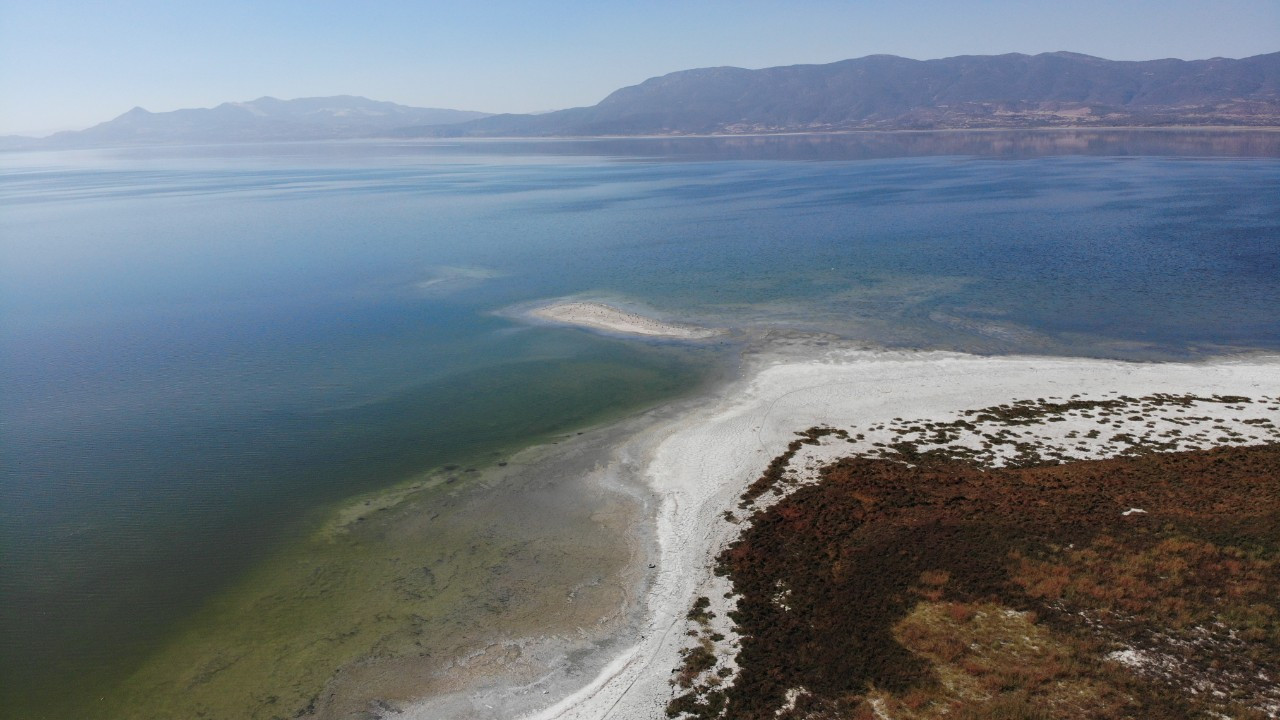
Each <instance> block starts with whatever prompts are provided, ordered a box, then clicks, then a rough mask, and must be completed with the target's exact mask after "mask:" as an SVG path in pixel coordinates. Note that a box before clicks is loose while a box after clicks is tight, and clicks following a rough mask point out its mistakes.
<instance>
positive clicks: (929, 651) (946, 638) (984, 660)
mask: <svg viewBox="0 0 1280 720" xmlns="http://www.w3.org/2000/svg"><path fill="white" fill-rule="evenodd" d="M1132 402H1137V403H1143V404H1148V403H1149V404H1151V405H1152V406H1153V407H1156V408H1165V409H1168V408H1174V409H1183V410H1187V409H1192V410H1193V409H1194V404H1195V403H1197V402H1213V403H1224V404H1225V403H1247V402H1248V399H1247V398H1235V397H1231V398H1226V397H1224V398H1193V399H1191V400H1185V399H1181V398H1176V397H1173V396H1163V397H1158V398H1144V399H1141V400H1137V399H1132V398H1125V399H1123V400H1119V401H1117V402H1115V403H1112V402H1111V401H1101V402H1096V401H1095V402H1089V403H1086V402H1084V401H1067V402H1064V403H1056V404H1055V403H1050V402H1048V401H1037V402H1036V403H1027V404H1013V405H1009V406H1003V407H1001V408H994V409H987V410H985V411H976V412H975V413H972V414H970V415H968V416H966V417H965V418H962V419H961V420H959V421H957V422H959V423H969V424H975V425H977V424H980V423H986V424H987V425H990V424H991V423H993V422H994V423H1000V424H1003V425H1005V426H1006V427H1010V426H1015V427H1016V426H1017V425H1020V424H1024V423H1031V422H1033V421H1045V420H1046V418H1047V417H1053V416H1055V415H1064V414H1067V413H1087V414H1090V415H1101V418H1100V419H1103V420H1107V421H1108V423H1109V424H1110V421H1111V418H1112V416H1113V415H1114V414H1117V413H1130V414H1131V413H1132V407H1130V405H1131V403H1132ZM1126 419H1127V416H1126ZM1193 419H1194V418H1193ZM1272 427H1274V426H1272ZM954 429H955V428H953V427H951V425H950V424H942V423H936V424H933V426H932V427H924V426H918V427H917V428H916V429H915V430H911V431H910V432H912V433H914V436H913V437H912V438H908V439H906V440H904V443H909V445H908V446H905V447H897V448H889V447H885V448H884V449H883V450H882V455H883V456H882V457H853V458H846V459H843V460H840V461H837V462H835V463H832V464H830V465H827V466H826V467H824V468H823V469H822V470H821V473H820V479H819V481H818V482H815V483H811V484H801V485H798V486H796V485H790V486H788V490H789V491H790V492H789V494H786V495H784V496H782V497H780V498H778V499H776V501H775V502H773V504H771V505H769V506H768V507H765V508H762V509H757V510H756V511H755V514H754V515H753V516H752V517H751V518H750V522H749V523H743V527H744V530H743V532H742V534H741V536H740V537H739V538H738V540H737V541H736V542H734V543H733V544H732V545H731V546H729V547H728V548H727V549H726V550H725V552H724V553H723V554H722V555H721V557H720V566H719V568H718V570H717V572H719V573H722V574H727V575H728V577H729V579H730V580H731V581H732V583H733V589H734V593H735V594H736V600H737V604H736V607H735V608H734V609H733V610H732V612H730V614H729V617H730V618H731V619H732V620H733V622H734V623H735V630H736V635H737V638H738V643H739V646H738V651H737V653H736V657H735V658H734V662H733V663H732V664H733V666H734V668H735V670H732V671H730V670H728V669H727V665H728V664H729V663H726V662H721V660H722V659H724V658H718V657H717V653H718V652H719V653H722V654H723V653H724V650H723V649H721V648H722V646H721V645H717V644H716V643H714V642H712V639H711V638H710V637H709V636H708V633H707V632H706V631H705V625H706V622H705V620H702V619H700V613H705V612H706V608H707V603H706V602H705V598H700V599H699V601H698V604H695V606H694V608H693V610H691V611H690V616H689V617H690V621H691V623H693V622H697V623H699V624H700V625H702V626H704V630H702V631H699V630H698V629H697V628H696V627H695V628H694V629H692V630H690V634H691V635H692V636H693V637H695V638H696V643H697V644H696V645H695V646H694V647H693V648H691V649H690V650H688V651H687V654H686V656H685V663H684V665H683V666H682V667H681V668H680V669H679V670H678V672H677V673H676V674H675V675H674V677H675V678H676V680H675V681H674V686H675V688H676V695H675V697H674V699H673V700H672V702H671V703H670V705H669V706H668V714H669V715H671V716H672V717H676V716H682V715H683V716H686V717H689V716H692V717H700V718H713V717H732V718H867V719H870V718H877V719H879V720H884V719H885V718H893V719H895V720H898V719H902V718H908V719H917V718H918V719H922V720H923V719H926V718H943V717H945V718H949V719H956V718H1027V719H1031V718H1083V717H1088V718H1152V717H1162V718H1205V717H1231V718H1254V717H1259V718H1260V717H1276V716H1280V611H1278V605H1277V598H1280V531H1278V528H1280V445H1276V444H1271V445H1264V446H1253V447H1243V448H1219V449H1212V450H1200V451H1186V452H1177V453H1171V452H1163V453H1158V452H1154V450H1166V449H1168V448H1164V447H1155V448H1152V447H1149V446H1141V445H1139V444H1137V443H1135V444H1133V445H1131V446H1129V447H1128V448H1127V449H1126V450H1127V451H1126V452H1125V453H1124V454H1125V456H1124V457H1117V458H1113V459H1109V460H1097V461H1083V462H1065V460H1064V459H1062V458H1057V457H1044V456H1043V455H1042V454H1040V453H1039V452H1038V451H1037V452H1036V453H1035V457H1037V458H1038V460H1033V456H1032V454H1031V453H1028V452H1026V451H1025V449H1022V450H1018V449H1016V448H1014V449H1015V450H1018V451H1016V452H1014V453H1012V454H1006V457H1007V458H1009V459H1010V460H1011V462H1010V463H1009V464H1010V465H1011V466H1012V467H1006V468H985V469H984V468H983V467H982V466H981V464H980V463H979V462H977V461H975V457H974V452H973V449H972V448H971V447H970V448H967V449H965V450H963V451H961V452H957V453H954V454H953V455H950V456H949V455H948V454H947V453H946V452H939V451H937V447H938V446H945V445H946V444H948V443H954V442H955V435H953V434H952V430H954ZM1154 429H1155V430H1158V432H1160V433H1163V432H1167V430H1168V429H1169V428H1167V427H1166V426H1155V428H1154ZM1173 429H1177V428H1176V427H1175V428H1173ZM1116 430H1117V432H1118V434H1124V433H1123V432H1120V430H1121V429H1120V428H1117V429H1116ZM1186 430H1187V433H1188V434H1192V435H1196V436H1201V435H1204V436H1207V435H1208V434H1209V433H1225V432H1232V431H1231V430H1221V429H1213V428H1208V429H1204V428H1199V427H1198V426H1195V425H1194V424H1189V425H1187V426H1186ZM836 432H839V431H832V430H829V429H823V430H822V431H816V430H815V431H809V432H808V433H805V434H803V435H802V436H801V437H800V438H799V439H797V441H795V442H793V443H792V447H789V448H788V449H787V453H785V454H784V455H783V456H781V457H780V458H779V459H778V460H775V462H774V463H773V464H771V465H770V466H769V468H768V469H767V470H766V471H765V473H764V475H762V477H761V479H760V480H759V481H757V483H756V484H754V485H753V486H752V487H751V488H750V489H749V490H748V492H747V495H745V496H744V498H743V500H744V507H749V506H751V505H752V504H754V503H755V501H756V499H757V498H759V497H760V496H762V495H763V494H764V493H766V492H769V491H770V490H774V489H780V488H779V483H783V484H786V483H787V482H788V480H787V479H786V478H784V473H785V472H786V470H787V467H788V465H789V463H790V462H791V460H792V459H793V458H794V457H795V456H796V454H797V452H799V451H800V449H801V448H802V446H804V445H806V444H813V443H816V442H818V439H819V438H820V437H823V436H825V435H827V434H832V433H836ZM988 435H994V436H995V437H996V438H997V439H999V435H997V434H995V433H988ZM844 436H845V437H847V433H845V435H844ZM1154 439H1157V440H1159V438H1158V437H1156V438H1154ZM1021 441H1022V439H1021V438H1019V439H1018V442H1021ZM924 443H932V445H933V447H932V448H931V449H930V450H931V451H921V450H920V445H921V444H924ZM997 444H998V443H997ZM1031 449H1032V450H1034V449H1035V448H1031ZM981 451H982V449H981V448H980V447H979V448H978V452H981ZM908 460H909V461H910V462H908ZM778 494H779V495H781V493H778ZM1131 508H1141V509H1142V511H1134V512H1125V511H1126V510H1129V509H1131ZM717 639H719V638H718V637H717Z"/></svg>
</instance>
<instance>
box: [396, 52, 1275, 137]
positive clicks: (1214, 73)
mask: <svg viewBox="0 0 1280 720" xmlns="http://www.w3.org/2000/svg"><path fill="white" fill-rule="evenodd" d="M1177 124H1202V125H1222V126H1235V125H1246V126H1274V125H1280V53H1271V54H1267V55H1257V56H1253V57H1250V58H1242V59H1239V60H1232V59H1228V58H1211V59H1208V60H1179V59H1176V58H1166V59H1159V60H1141V61H1133V60H1106V59H1103V58H1097V57H1093V56H1091V55H1083V54H1080V53H1073V52H1068V51H1058V52H1051V53H1040V54H1038V55H1025V54H1021V53H1008V54H1004V55H960V56H956V57H951V58H941V59H936V60H912V59H909V58H902V57H898V56H895V55H868V56H865V57H861V58H853V59H848V60H840V61H837V62H833V63H826V64H808V65H785V66H777V67H770V68H762V69H759V70H747V69H743V68H736V67H729V66H723V67H710V68H697V69H692V70H681V71H677V72H673V73H668V74H666V75H661V76H658V77H654V78H649V79H648V80H645V81H644V82H641V83H639V84H636V85H632V86H629V87H624V88H620V89H618V90H616V91H614V92H613V93H611V94H610V95H608V96H607V97H605V98H604V99H603V100H601V101H600V102H599V103H597V104H596V105H594V106H591V107H585V108H573V109H570V110H562V111H559V112H558V113H549V114H547V115H541V116H538V117H537V118H536V119H535V118H530V117H527V116H515V115H505V116H504V115H498V116H492V117H490V118H484V119H480V120H476V121H471V122H468V123H462V124H459V125H453V126H445V127H440V128H437V129H435V130H423V129H417V130H416V132H415V129H405V130H401V131H397V133H396V134H398V135H402V136H414V135H415V134H416V135H419V136H427V137H429V136H492V135H501V134H514V135H533V136H537V135H570V136H572V135H602V134H618V135H630V134H676V135H678V134H741V133H759V132H802V131H840V130H929V129H963V128H1021V127H1108V126H1111V127H1114V126H1131V125H1139V126H1167V125H1177Z"/></svg>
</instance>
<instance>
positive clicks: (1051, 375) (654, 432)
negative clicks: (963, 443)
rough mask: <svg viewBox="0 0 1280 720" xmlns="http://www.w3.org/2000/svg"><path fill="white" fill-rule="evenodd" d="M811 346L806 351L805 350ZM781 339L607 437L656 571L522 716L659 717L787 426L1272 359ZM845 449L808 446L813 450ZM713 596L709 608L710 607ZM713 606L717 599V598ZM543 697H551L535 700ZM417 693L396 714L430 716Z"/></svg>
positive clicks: (1243, 366) (1221, 390)
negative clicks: (637, 618) (568, 678)
mask: <svg viewBox="0 0 1280 720" xmlns="http://www.w3.org/2000/svg"><path fill="white" fill-rule="evenodd" d="M814 349H817V350H818V352H816V353H815V352H812V350H814ZM800 350H801V348H796V347H790V348H785V349H784V350H783V351H782V352H778V351H770V350H765V351H763V352H761V353H758V354H756V355H755V356H754V357H752V358H749V359H748V362H747V367H746V368H744V372H743V374H742V376H741V377H740V378H738V379H737V380H736V381H734V382H732V383H729V384H728V385H726V386H724V387H722V388H721V389H719V390H718V391H716V392H714V393H712V394H711V395H710V396H708V397H706V398H704V402H703V403H702V404H700V405H698V406H697V407H694V408H692V409H690V410H687V411H684V412H681V413H679V414H678V416H677V417H675V418H672V419H670V420H668V421H664V422H662V423H660V424H658V425H656V426H651V427H649V428H647V429H646V430H644V431H642V432H641V433H640V434H639V435H638V436H637V437H635V438H633V439H631V440H629V441H627V442H626V443H625V444H624V445H623V446H621V447H620V448H618V449H617V450H616V451H615V453H616V456H617V457H625V458H630V459H631V461H632V462H636V461H638V462H639V466H638V468H637V473H638V474H639V476H640V478H641V479H642V480H643V481H645V482H646V483H648V486H649V489H650V491H651V492H652V493H653V494H655V495H656V497H657V498H658V504H657V508H656V511H657V516H656V520H655V521H654V524H653V527H654V529H655V534H656V539H655V541H654V542H655V543H656V560H655V561H651V562H654V563H655V564H656V566H657V567H656V569H654V570H651V571H650V572H651V573H652V576H651V580H650V582H649V583H648V584H647V589H646V591H645V594H644V596H643V598H639V599H638V602H639V603H640V604H641V606H642V607H641V608H640V610H639V611H640V613H641V615H642V617H643V623H642V625H641V628H642V629H641V630H639V631H638V635H639V636H640V637H638V638H632V642H631V643H630V644H627V643H625V642H623V641H622V640H621V639H620V640H619V642H618V646H625V649H624V650H622V651H621V652H619V653H617V654H616V655H614V656H613V657H612V658H610V659H609V661H608V662H607V663H605V664H604V665H603V667H601V669H600V670H599V671H598V672H597V673H596V674H595V675H594V677H593V678H592V679H591V680H590V682H588V683H586V684H585V685H583V686H581V687H579V688H577V689H576V690H575V691H573V692H572V693H570V694H569V695H567V696H564V697H561V698H560V699H558V700H557V701H556V702H554V703H553V704H551V705H549V706H547V707H545V708H543V709H542V710H539V711H536V712H533V713H529V714H526V715H524V716H523V717H524V718H525V719H526V720H552V719H557V720H558V719H566V720H567V719H578V718H583V719H585V718H600V717H606V716H607V717H610V718H621V719H623V720H627V719H631V718H636V719H638V718H653V717H662V716H663V714H664V708H665V705H666V702H667V701H668V700H669V699H670V697H671V695H672V690H671V688H670V686H669V683H668V680H669V678H670V673H671V671H672V670H673V669H674V668H676V667H677V665H678V664H679V651H680V650H681V649H682V648H683V647H684V645H685V644H686V642H687V637H686V636H685V633H684V631H685V629H686V625H688V621H687V620H686V617H685V615H686V611H687V609H688V605H689V603H690V602H692V599H693V598H694V597H696V596H698V595H708V596H710V597H714V598H720V597H721V596H722V595H723V594H724V592H725V590H726V589H727V585H726V584H725V582H724V581H723V580H721V579H720V578H716V577H715V576H714V575H713V573H712V568H713V567H714V558H715V556H716V555H717V554H718V553H719V551H720V549H721V548H723V547H724V546H725V545H726V544H727V543H728V542H730V541H731V540H732V538H733V537H734V536H736V534H737V526H736V525H734V524H731V523H729V522H726V521H725V520H724V518H723V513H724V511H725V510H729V509H732V508H734V507H735V505H736V500H737V498H738V495H739V494H740V493H741V492H742V490H743V489H745V487H746V485H747V484H748V483H749V482H750V481H751V480H753V479H754V478H755V477H756V476H757V475H758V474H759V473H760V471H761V470H762V469H763V468H764V467H765V465H766V464H767V463H768V462H769V461H770V459H772V458H773V457H775V456H776V455H778V454H779V453H780V452H781V451H782V450H783V449H784V448H785V447H786V445H787V443H788V442H790V441H791V440H793V439H794V438H795V433H796V432H798V431H801V430H804V429H805V428H809V427H812V426H816V425H828V426H832V427H838V428H847V427H867V426H868V425H871V424H874V423H877V422H879V423H886V422H890V421H892V420H893V419H895V418H921V419H932V418H942V417H946V416H950V415H951V414H954V413H958V412H962V411H964V410H967V409H977V408H982V407H988V406H992V405H997V404H1002V403H1008V402H1011V401H1017V400H1024V399H1036V398H1043V397H1047V396H1053V397H1067V396H1070V395H1074V394H1083V395H1087V396H1101V395H1104V394H1107V393H1120V394H1124V395H1136V396H1145V395H1150V394H1154V393H1175V394H1182V393H1192V394H1201V395H1212V394H1223V395H1232V394H1239V395H1252V396H1259V395H1269V396H1276V395H1280V357H1277V356H1274V355H1263V356H1247V357H1244V358H1219V359H1215V360H1209V361H1206V362H1200V363H1142V364H1139V363H1129V362H1122V361H1115V360H1092V359H1075V358H1052V357H1032V356H996V357H982V356H974V355H964V354H959V353H950V352H904V351H885V350H879V351H868V350H851V349H831V348H830V347H822V348H812V349H809V352H798V351H800ZM848 454H851V451H850V450H849V449H848V448H845V449H843V450H839V451H838V452H836V453H835V454H832V450H831V449H829V448H828V449H827V450H826V451H825V453H824V452H823V451H822V448H820V449H819V451H817V452H816V455H815V457H814V458H811V459H812V460H814V461H818V462H820V461H821V460H823V459H824V457H825V459H828V460H829V459H834V457H838V456H841V455H848ZM722 605H723V601H721V600H717V603H716V605H714V606H713V608H714V609H716V610H717V614H718V615H719V616H721V617H723V616H724V612H722V610H723V607H722ZM717 606H719V607H717ZM548 699H551V698H548ZM430 704H431V703H430V701H429V700H427V701H424V702H423V703H422V704H419V705H418V706H417V707H416V708H415V709H416V710H418V711H419V714H411V715H408V717H423V718H425V717H433V715H432V714H431V713H430V712H429V707H430Z"/></svg>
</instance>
